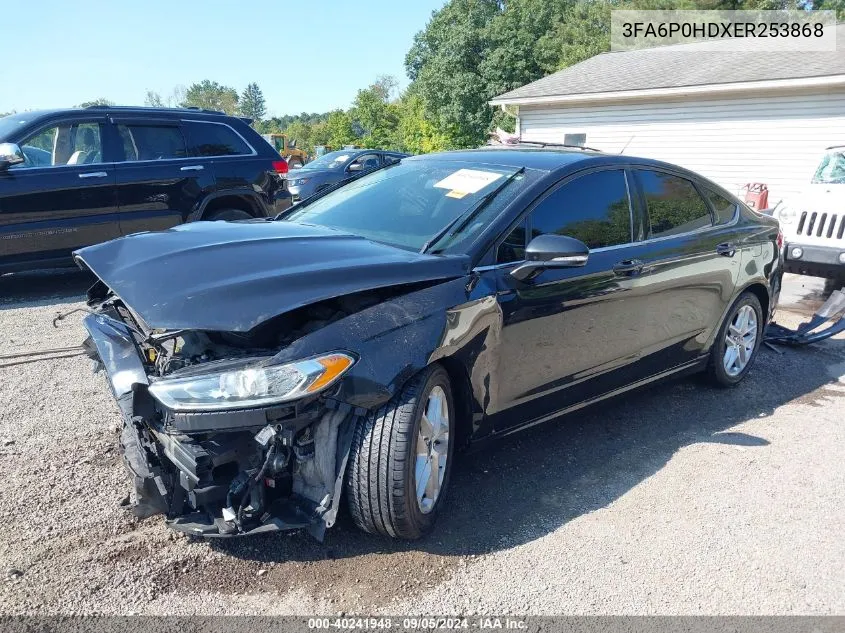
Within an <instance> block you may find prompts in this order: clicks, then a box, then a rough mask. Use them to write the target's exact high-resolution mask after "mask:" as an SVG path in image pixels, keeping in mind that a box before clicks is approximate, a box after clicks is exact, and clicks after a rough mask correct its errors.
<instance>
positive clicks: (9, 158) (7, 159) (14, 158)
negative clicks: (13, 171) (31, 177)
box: [0, 143, 26, 170]
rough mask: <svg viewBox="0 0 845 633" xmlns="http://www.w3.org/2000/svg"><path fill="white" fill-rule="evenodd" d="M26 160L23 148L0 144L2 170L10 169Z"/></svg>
mask: <svg viewBox="0 0 845 633" xmlns="http://www.w3.org/2000/svg"><path fill="white" fill-rule="evenodd" d="M25 160H26V158H25V157H24V155H23V152H22V151H21V148H20V147H18V146H17V145H16V144H15V143H0V170H4V169H8V168H9V167H11V166H12V165H17V164H19V163H22V162H24V161H25Z"/></svg>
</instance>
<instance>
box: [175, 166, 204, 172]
mask: <svg viewBox="0 0 845 633" xmlns="http://www.w3.org/2000/svg"><path fill="white" fill-rule="evenodd" d="M203 169H205V167H203V166H202V165H188V166H187V167H182V169H180V171H202V170H203Z"/></svg>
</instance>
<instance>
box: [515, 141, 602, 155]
mask: <svg viewBox="0 0 845 633" xmlns="http://www.w3.org/2000/svg"><path fill="white" fill-rule="evenodd" d="M514 145H537V146H539V147H567V148H571V149H584V150H587V151H590V152H600V151H601V150H600V149H596V148H595V147H588V146H586V145H569V144H567V143H547V142H546V141H518V142H516V143H514Z"/></svg>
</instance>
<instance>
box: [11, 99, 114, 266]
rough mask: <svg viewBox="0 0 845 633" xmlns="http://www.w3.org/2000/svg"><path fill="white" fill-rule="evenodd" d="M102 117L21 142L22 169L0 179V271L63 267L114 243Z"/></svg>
mask: <svg viewBox="0 0 845 633" xmlns="http://www.w3.org/2000/svg"><path fill="white" fill-rule="evenodd" d="M107 135H108V128H107V125H106V119H105V116H96V115H95V116H84V117H74V118H66V119H60V120H53V121H51V122H49V123H45V124H44V125H43V126H41V127H39V128H38V129H36V130H33V131H32V132H31V133H29V134H27V135H26V136H25V137H24V138H22V139H20V141H19V142H18V145H20V146H21V149H22V151H23V154H24V156H25V158H26V160H25V162H23V163H20V164H18V165H13V166H12V167H10V168H9V169H8V170H6V171H2V172H0V239H2V242H0V244H2V248H0V257H2V260H1V263H2V264H3V265H4V266H10V267H16V266H20V267H21V268H26V267H29V266H28V265H27V262H33V263H36V262H37V263H38V264H39V265H49V264H51V263H57V264H58V263H66V262H67V261H69V258H70V254H71V252H72V251H73V250H74V249H77V248H80V247H83V246H88V245H91V244H96V243H98V242H103V241H106V240H109V239H112V238H114V237H118V236H119V235H120V231H119V224H118V215H117V199H116V193H115V165H114V163H113V157H112V156H109V155H108V153H107V151H106V150H107V148H108V143H107Z"/></svg>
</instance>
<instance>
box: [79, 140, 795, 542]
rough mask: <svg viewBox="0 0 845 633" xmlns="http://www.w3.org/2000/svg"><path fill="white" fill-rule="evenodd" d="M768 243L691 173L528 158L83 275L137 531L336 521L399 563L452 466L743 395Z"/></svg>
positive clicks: (383, 177) (177, 244)
mask: <svg viewBox="0 0 845 633" xmlns="http://www.w3.org/2000/svg"><path fill="white" fill-rule="evenodd" d="M780 240H781V236H780V233H779V229H778V224H777V222H776V221H775V220H773V219H771V218H769V217H764V216H760V215H757V214H756V213H754V212H753V211H751V210H749V209H748V208H747V207H746V206H745V205H744V204H742V203H741V202H740V201H739V200H737V199H736V198H735V197H734V196H733V195H731V194H730V193H729V192H727V191H725V190H724V189H722V188H721V187H719V186H717V185H715V184H714V183H712V182H709V181H707V180H705V179H703V178H701V177H700V176H697V175H696V174H693V173H691V172H689V171H686V170H684V169H680V168H678V167H675V166H672V165H668V164H664V163H659V162H655V161H650V160H643V159H637V158H632V157H629V156H609V155H603V154H601V153H597V152H591V151H577V150H576V151H557V150H555V151H552V150H549V149H543V150H528V149H524V148H517V149H487V150H476V151H464V152H452V153H445V154H434V155H428V156H419V157H413V158H407V159H403V160H402V161H401V162H398V163H394V164H391V165H386V166H384V167H383V168H381V169H379V170H377V171H375V172H373V173H371V174H367V175H364V176H362V177H361V178H360V179H358V180H355V181H353V182H351V183H350V184H347V185H345V186H343V187H340V188H338V189H336V190H334V191H331V192H328V193H326V194H323V195H317V196H315V197H313V198H311V199H309V200H308V201H305V202H302V203H300V204H298V205H295V206H294V207H292V208H291V209H290V210H289V211H287V212H285V214H284V215H283V217H279V218H277V219H276V220H275V221H274V220H252V221H242V222H230V223H220V222H196V223H193V224H188V225H183V226H179V227H176V228H173V229H170V230H167V231H164V232H159V233H141V234H137V235H133V236H129V237H125V238H121V239H118V240H115V241H112V242H107V243H105V244H100V245H98V246H91V247H88V248H85V249H82V250H81V251H78V252H77V253H76V257H77V261H78V262H79V264H80V265H81V266H83V267H85V268H89V269H91V270H92V271H93V272H94V273H95V274H96V275H97V276H98V277H99V281H98V283H97V284H96V285H95V286H94V287H93V288H92V289H91V291H90V292H89V306H90V307H91V308H92V311H93V314H91V315H89V316H88V317H86V319H85V326H86V328H87V330H88V332H89V333H90V339H89V340H88V341H87V343H86V345H87V347H88V349H89V351H90V355H91V356H92V357H93V358H95V359H96V360H98V361H99V362H100V363H102V365H104V366H105V369H106V371H107V373H108V376H109V381H110V385H111V388H112V391H113V392H114V396H115V397H116V399H117V402H118V404H119V406H120V409H121V411H122V414H123V421H124V427H123V432H122V435H121V444H122V449H123V452H124V459H125V462H126V464H127V466H128V468H129V471H130V473H131V475H132V479H133V483H134V486H135V491H136V495H135V499H136V505H135V511H136V512H137V513H138V514H139V515H141V516H146V515H151V514H155V513H163V514H165V515H166V517H167V521H168V523H169V525H170V526H171V527H173V528H175V529H178V530H181V531H185V532H188V533H191V534H195V535H203V536H227V535H238V534H249V533H257V532H265V531H272V530H279V529H294V528H306V529H309V530H310V531H311V532H312V533H313V534H315V535H316V536H318V537H322V534H323V531H324V530H325V528H326V527H330V526H331V525H332V524H333V523H334V521H335V517H336V515H337V512H338V508H339V506H340V503H341V501H342V500H343V499H345V502H346V503H347V505H348V507H349V509H350V511H351V515H352V517H353V519H354V521H355V522H356V523H357V525H358V526H359V527H361V528H362V529H363V530H366V531H368V532H375V533H380V534H385V535H389V536H392V537H398V538H407V539H413V538H417V537H419V536H421V535H423V534H425V533H426V532H428V531H429V530H431V528H432V526H433V524H434V521H435V518H436V516H437V514H438V510H439V509H440V508H441V506H442V503H443V498H444V492H445V491H446V488H447V486H448V483H449V474H450V472H451V471H452V469H453V465H454V461H455V458H456V456H457V455H458V452H457V451H458V450H459V449H466V448H468V447H470V446H478V445H481V444H482V443H483V442H484V441H486V440H490V439H494V438H500V437H503V436H507V435H508V434H510V433H512V432H514V431H516V430H518V429H521V428H525V427H527V426H531V425H534V424H537V423H540V422H543V421H546V420H550V419H553V418H555V417H557V416H559V415H561V414H562V413H567V412H570V411H574V410H577V409H579V408H581V407H583V406H585V405H589V404H593V403H596V402H599V401H602V400H604V399H606V398H609V397H612V396H615V395H618V394H621V393H624V392H626V391H627V390H630V389H633V388H635V387H640V386H643V385H647V384H650V383H653V382H655V381H658V380H660V379H663V378H666V377H668V376H673V375H678V374H684V373H691V372H699V371H701V372H706V373H707V374H708V375H709V377H710V378H711V379H712V381H713V382H715V383H716V384H717V385H722V386H732V385H736V384H737V383H738V382H740V381H741V380H742V379H743V378H744V377H745V376H746V375H747V374H748V371H749V370H750V368H751V366H752V364H753V362H754V358H755V356H756V355H757V352H758V349H759V347H760V343H761V338H762V335H763V330H764V328H765V327H766V325H767V323H768V321H769V319H770V316H771V314H772V312H773V310H774V309H775V305H776V303H777V299H778V293H779V289H780V278H781V274H782V263H781V259H780ZM523 492H525V491H523ZM528 494H530V492H529V493H528Z"/></svg>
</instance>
